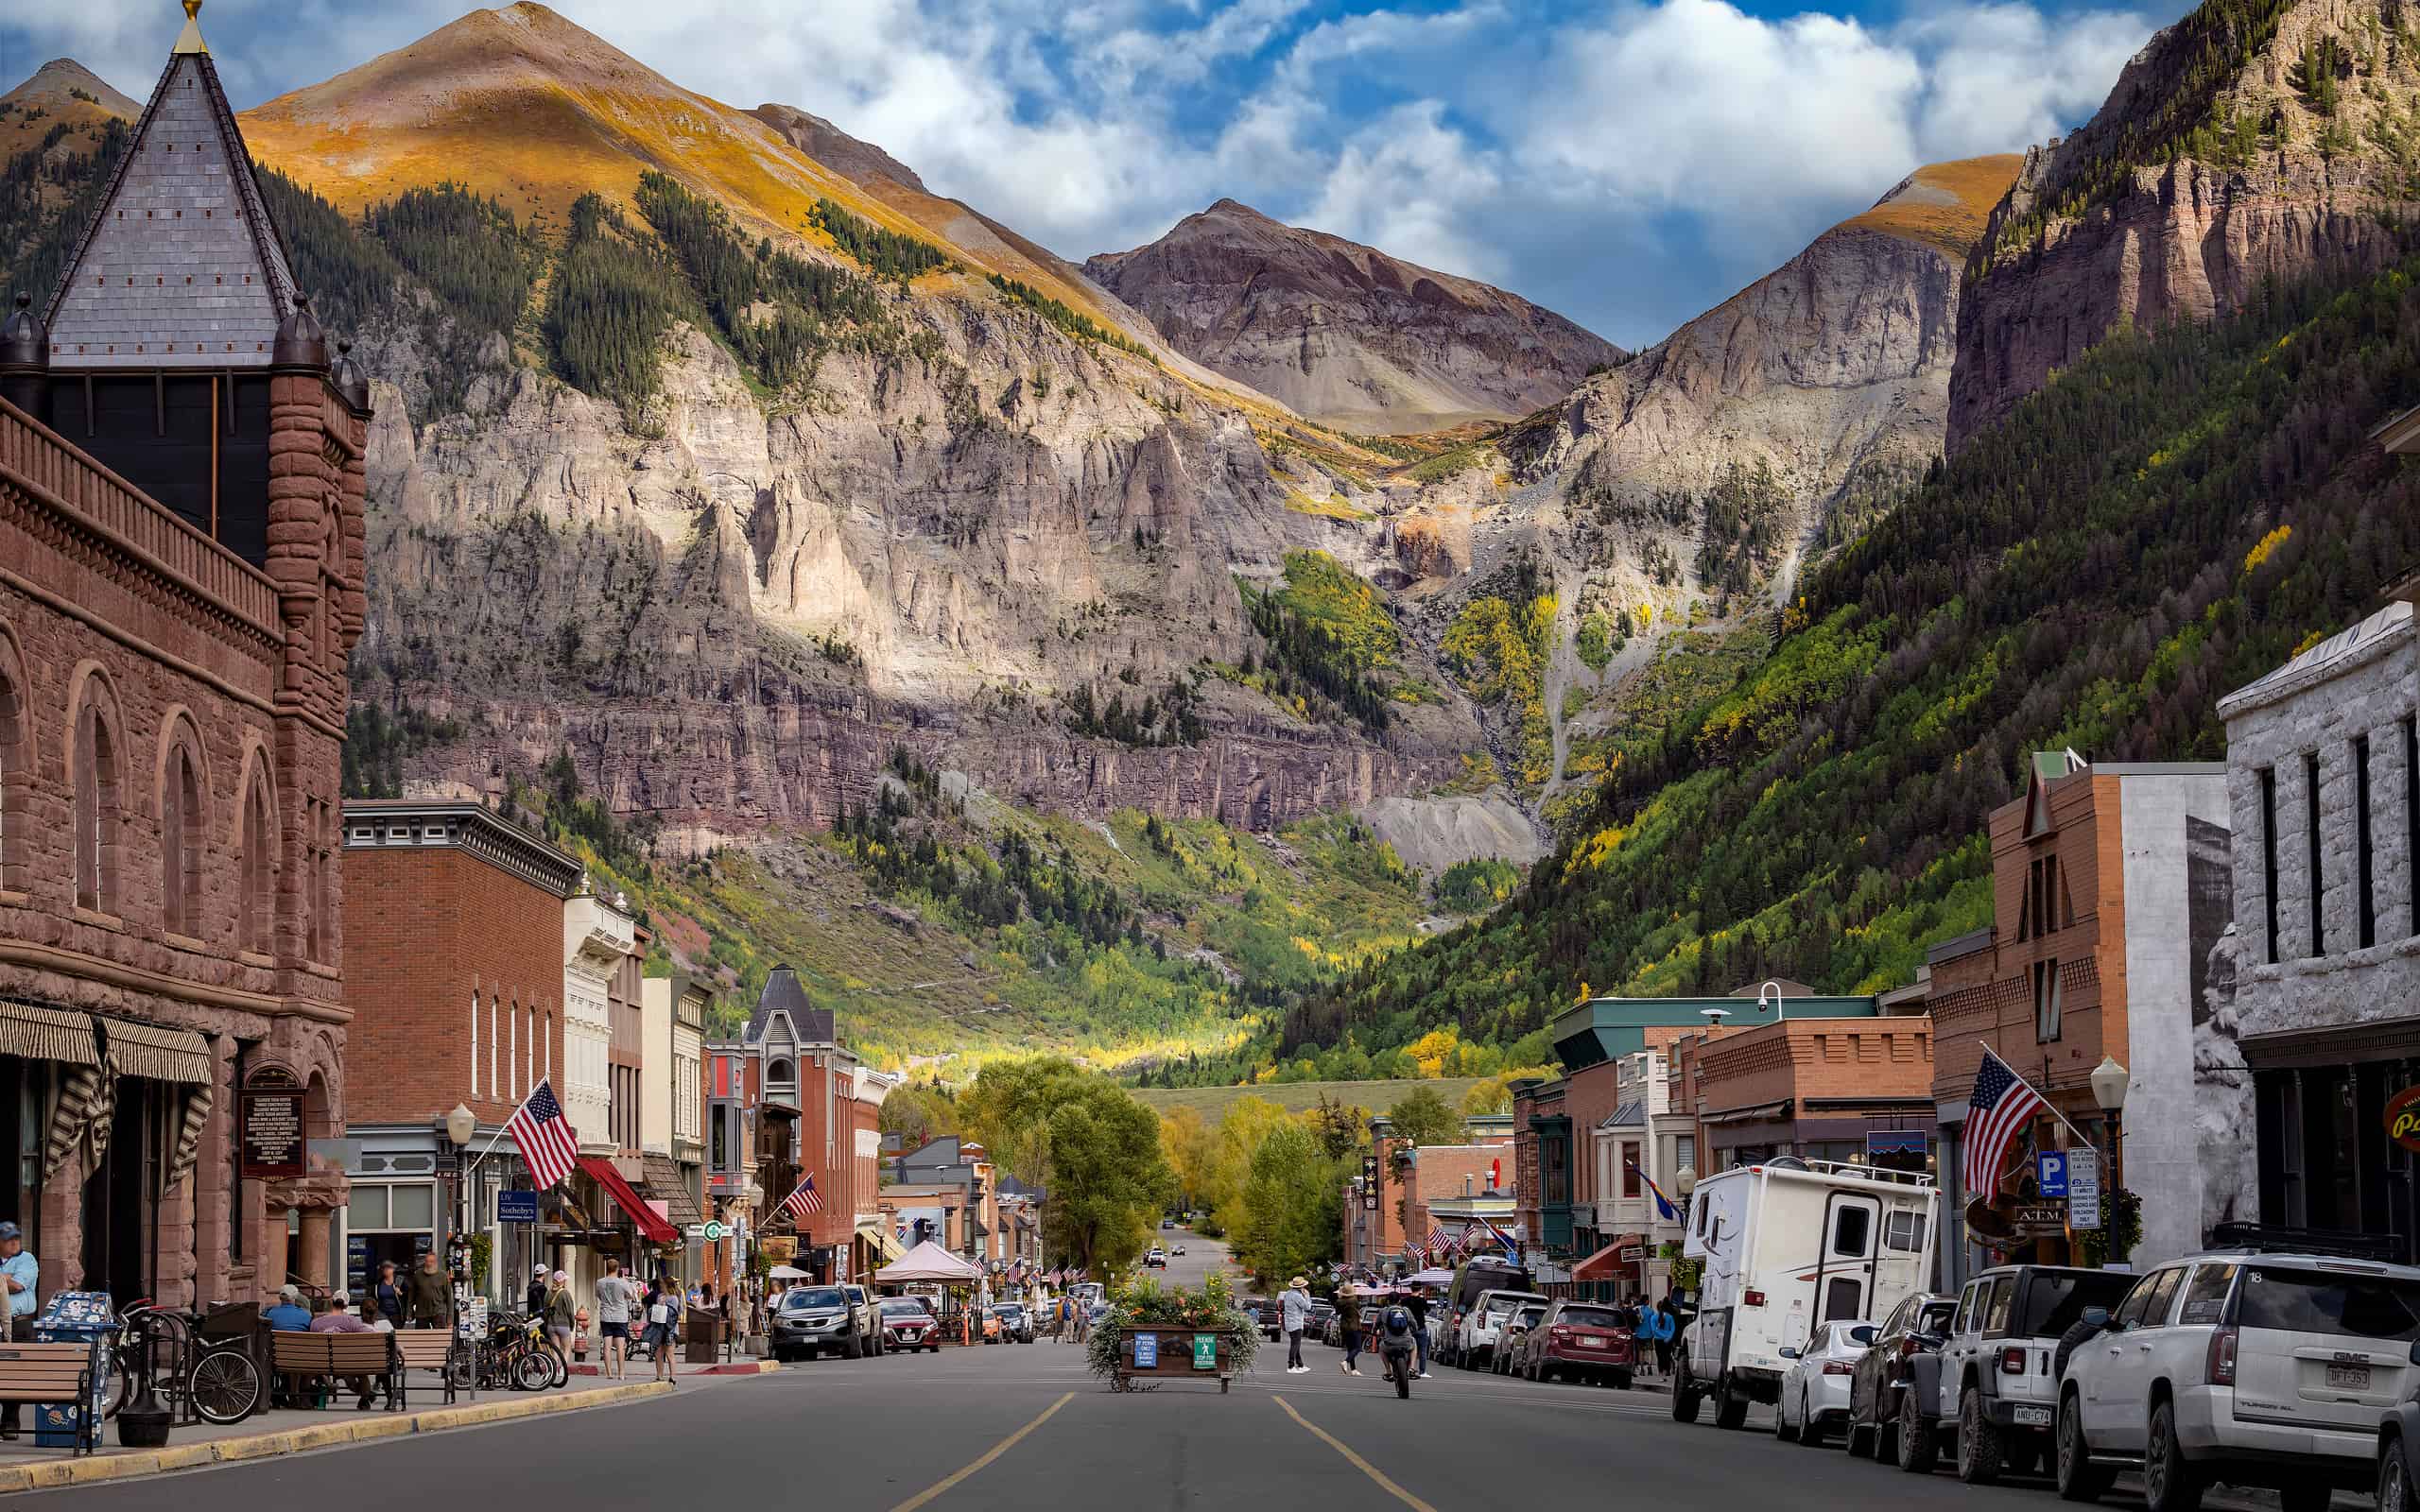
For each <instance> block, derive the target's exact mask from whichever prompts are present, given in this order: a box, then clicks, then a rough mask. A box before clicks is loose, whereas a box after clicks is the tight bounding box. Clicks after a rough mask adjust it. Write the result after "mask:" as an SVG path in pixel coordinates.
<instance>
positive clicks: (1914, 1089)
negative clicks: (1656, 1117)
mask: <svg viewBox="0 0 2420 1512" xmlns="http://www.w3.org/2000/svg"><path fill="white" fill-rule="evenodd" d="M1696 1060H1697V1069H1698V1074H1699V1075H1698V1081H1697V1087H1696V1091H1697V1107H1696V1108H1694V1109H1693V1110H1692V1111H1693V1112H1694V1113H1695V1116H1696V1119H1697V1125H1698V1140H1697V1148H1698V1149H1699V1150H1701V1151H1703V1153H1704V1155H1705V1158H1706V1160H1707V1162H1708V1163H1707V1165H1706V1167H1705V1169H1706V1170H1708V1171H1721V1170H1726V1169H1728V1168H1729V1167H1731V1166H1735V1165H1746V1164H1750V1163H1753V1162H1755V1161H1757V1160H1770V1159H1772V1158H1773V1157H1774V1156H1777V1155H1794V1156H1797V1157H1798V1158H1800V1159H1801V1160H1841V1161H1861V1160H1866V1159H1868V1158H1869V1157H1870V1156H1873V1155H1875V1154H1876V1153H1877V1152H1880V1151H1888V1152H1890V1153H1892V1154H1894V1155H1902V1154H1905V1153H1909V1152H1908V1148H1907V1147H1908V1146H1909V1145H1910V1144H1911V1145H1912V1153H1913V1155H1914V1157H1915V1159H1916V1160H1917V1161H1919V1162H1921V1161H1922V1160H1924V1158H1925V1157H1926V1156H1927V1154H1929V1153H1930V1152H1929V1148H1928V1146H1929V1142H1930V1137H1931V1131H1932V1125H1933V1123H1934V1117H1933V1068H1932V1021H1931V1020H1930V1019H1928V1018H1926V1017H1924V1016H1923V1015H1921V1014H1919V1015H1915V1016H1911V1017H1898V1018H1885V1017H1875V1018H1858V1019H1800V1018H1794V1017H1793V1018H1789V1019H1784V1020H1780V1021H1778V1022H1772V1023H1762V1024H1756V1025H1754V1026H1752V1027H1748V1028H1744V1029H1740V1030H1738V1031H1737V1032H1734V1033H1731V1034H1726V1035H1724V1036H1722V1037H1721V1038H1720V1039H1719V1040H1710V1041H1708V1042H1706V1043H1704V1044H1703V1046H1702V1047H1701V1048H1700V1049H1699V1050H1698V1052H1697V1056H1696ZM1901 1136H1905V1137H1906V1138H1905V1139H1902V1138H1901Z"/></svg>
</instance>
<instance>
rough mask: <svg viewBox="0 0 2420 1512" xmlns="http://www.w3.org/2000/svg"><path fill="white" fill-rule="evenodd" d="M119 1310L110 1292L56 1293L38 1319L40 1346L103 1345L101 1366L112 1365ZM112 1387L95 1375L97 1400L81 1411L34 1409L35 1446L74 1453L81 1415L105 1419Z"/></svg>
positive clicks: (59, 1407) (36, 1333)
mask: <svg viewBox="0 0 2420 1512" xmlns="http://www.w3.org/2000/svg"><path fill="white" fill-rule="evenodd" d="M118 1327H119V1324H118V1315H117V1309H116V1308H115V1307H114V1306H112V1304H111V1301H110V1294H109V1293H107V1292H54V1293H52V1294H51V1297H50V1300H49V1301H48V1302H46V1303H44V1304H43V1310H42V1313H41V1315H39V1316H37V1317H36V1318H35V1319H34V1342H35V1343H36V1344H89V1343H91V1342H92V1341H94V1340H95V1339H98V1340H100V1342H101V1363H102V1365H103V1366H107V1365H108V1363H109V1351H110V1349H111V1347H112V1345H113V1344H115V1343H116V1341H117V1331H118ZM107 1385H108V1381H107V1379H106V1377H105V1376H104V1375H103V1374H102V1373H100V1372H95V1375H94V1378H93V1400H91V1401H89V1402H86V1403H84V1404H83V1406H82V1407H81V1408H80V1409H78V1408H76V1407H69V1406H63V1405H58V1404H49V1405H44V1406H40V1407H36V1408H35V1409H34V1442H35V1443H37V1444H39V1445H41V1446H42V1447H43V1448H44V1449H74V1448H76V1447H77V1445H78V1443H80V1442H81V1441H82V1440H81V1439H80V1438H79V1437H78V1430H79V1429H80V1428H81V1427H82V1421H81V1420H80V1419H79V1418H78V1412H79V1411H81V1412H85V1413H90V1414H91V1415H92V1419H91V1420H92V1421H93V1422H95V1423H96V1424H97V1423H98V1422H99V1421H100V1417H101V1392H102V1391H103V1389H104V1388H105V1387H106V1386H107Z"/></svg>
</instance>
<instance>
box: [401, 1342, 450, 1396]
mask: <svg viewBox="0 0 2420 1512" xmlns="http://www.w3.org/2000/svg"><path fill="white" fill-rule="evenodd" d="M389 1337H390V1338H392V1339H393V1340H394V1341H395V1356H396V1365H395V1375H396V1379H397V1380H402V1379H403V1378H404V1372H406V1371H407V1370H434V1371H436V1372H437V1379H438V1380H439V1382H440V1383H442V1384H443V1386H444V1389H445V1400H446V1401H447V1402H449V1403H451V1402H452V1401H453V1400H454V1334H453V1331H452V1330H450V1329H399V1330H397V1331H396V1332H394V1333H392V1334H390V1335H389Z"/></svg>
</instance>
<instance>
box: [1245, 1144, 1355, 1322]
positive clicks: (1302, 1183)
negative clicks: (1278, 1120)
mask: <svg viewBox="0 0 2420 1512" xmlns="http://www.w3.org/2000/svg"><path fill="white" fill-rule="evenodd" d="M1342 1180H1343V1177H1342V1170H1341V1167H1340V1165H1339V1164H1338V1163H1337V1162H1335V1161H1332V1160H1324V1159H1322V1157H1321V1155H1320V1153H1319V1146H1318V1144H1317V1143H1316V1142H1315V1141H1314V1140H1313V1139H1312V1138H1311V1134H1310V1131H1309V1130H1308V1129H1305V1127H1303V1125H1300V1124H1297V1123H1294V1122H1291V1121H1288V1122H1287V1123H1285V1124H1281V1125H1278V1126H1277V1127H1276V1128H1273V1129H1271V1130H1270V1133H1269V1137H1268V1138H1267V1139H1264V1140H1262V1141H1261V1142H1260V1148H1259V1149H1257V1150H1255V1151H1253V1158H1252V1175H1251V1177H1249V1179H1247V1180H1246V1181H1245V1183H1244V1194H1243V1209H1244V1221H1243V1223H1242V1225H1241V1227H1239V1228H1238V1229H1236V1230H1235V1236H1236V1251H1237V1254H1238V1257H1239V1258H1240V1259H1241V1260H1242V1261H1243V1263H1244V1264H1245V1265H1246V1266H1247V1267H1248V1268H1249V1269H1250V1270H1251V1271H1252V1273H1253V1275H1254V1276H1255V1277H1257V1278H1259V1279H1260V1280H1261V1281H1262V1282H1263V1283H1264V1284H1275V1283H1276V1282H1279V1281H1282V1280H1286V1279H1287V1278H1288V1277H1291V1276H1296V1275H1299V1274H1301V1273H1303V1272H1305V1271H1306V1270H1308V1269H1310V1268H1311V1267H1312V1266H1313V1265H1316V1264H1318V1263H1321V1262H1323V1261H1327V1260H1332V1259H1334V1258H1335V1257H1336V1255H1337V1254H1338V1252H1339V1251H1340V1248H1341V1247H1342V1242H1343V1234H1342V1230H1341V1229H1340V1228H1339V1226H1338V1225H1339V1218H1340V1212H1341V1211H1342V1210H1341V1206H1340V1204H1341V1200H1342V1199H1341V1197H1340V1188H1341V1184H1342Z"/></svg>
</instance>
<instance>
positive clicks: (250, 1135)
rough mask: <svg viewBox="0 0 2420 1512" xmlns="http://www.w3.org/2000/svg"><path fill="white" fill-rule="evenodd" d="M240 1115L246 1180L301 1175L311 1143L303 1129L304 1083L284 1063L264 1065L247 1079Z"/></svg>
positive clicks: (241, 1100)
mask: <svg viewBox="0 0 2420 1512" xmlns="http://www.w3.org/2000/svg"><path fill="white" fill-rule="evenodd" d="M238 1101H239V1103H240V1105H241V1106H240V1108H239V1109H238V1118H239V1123H240V1126H241V1128H242V1131H243V1140H244V1179H245V1180H247V1181H267V1180H273V1179H276V1178H278V1177H291V1176H301V1175H302V1173H303V1171H304V1169H305V1167H306V1165H307V1160H306V1159H305V1156H306V1151H307V1150H308V1148H309V1146H308V1143H307V1142H306V1140H305V1137H304V1134H303V1130H302V1082H301V1081H300V1080H298V1079H297V1078H296V1076H295V1074H294V1073H292V1072H290V1071H288V1070H286V1069H285V1067H283V1066H263V1067H261V1068H260V1069H259V1070H257V1071H254V1072H253V1073H252V1074H250V1075H248V1076H246V1077H245V1078H244V1085H243V1089H242V1091H241V1092H240V1094H239V1097H238Z"/></svg>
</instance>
